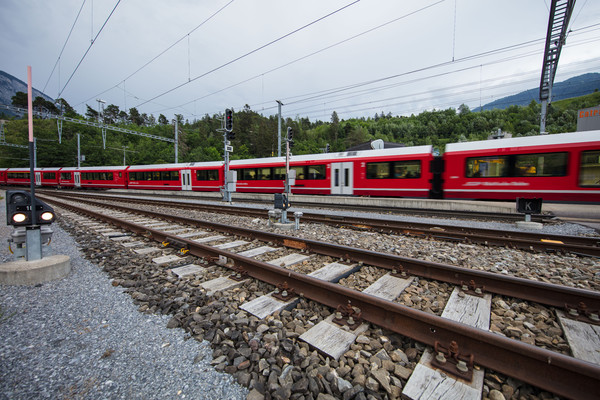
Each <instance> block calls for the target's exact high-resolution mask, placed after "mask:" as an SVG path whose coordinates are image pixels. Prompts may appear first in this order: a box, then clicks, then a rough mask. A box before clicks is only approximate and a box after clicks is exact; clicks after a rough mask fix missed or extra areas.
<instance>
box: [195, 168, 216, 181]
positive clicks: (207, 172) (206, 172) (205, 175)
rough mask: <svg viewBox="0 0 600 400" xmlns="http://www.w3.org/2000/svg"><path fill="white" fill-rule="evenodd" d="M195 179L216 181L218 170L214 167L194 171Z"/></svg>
mask: <svg viewBox="0 0 600 400" xmlns="http://www.w3.org/2000/svg"><path fill="white" fill-rule="evenodd" d="M196 180H198V181H218V180H219V171H218V170H216V169H203V170H197V171H196Z"/></svg>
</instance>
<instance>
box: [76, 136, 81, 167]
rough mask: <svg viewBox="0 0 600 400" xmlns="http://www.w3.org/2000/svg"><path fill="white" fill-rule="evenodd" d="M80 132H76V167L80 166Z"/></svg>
mask: <svg viewBox="0 0 600 400" xmlns="http://www.w3.org/2000/svg"><path fill="white" fill-rule="evenodd" d="M80 136H81V135H80V134H79V132H78V133H77V169H79V168H81V141H80Z"/></svg>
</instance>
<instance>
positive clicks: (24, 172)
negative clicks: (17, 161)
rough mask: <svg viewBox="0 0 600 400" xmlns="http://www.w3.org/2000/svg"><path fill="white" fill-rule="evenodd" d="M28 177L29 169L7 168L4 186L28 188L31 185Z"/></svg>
mask: <svg viewBox="0 0 600 400" xmlns="http://www.w3.org/2000/svg"><path fill="white" fill-rule="evenodd" d="M29 175H30V169H29V168H8V169H7V170H6V184H7V185H8V186H29V185H31V179H30V178H29Z"/></svg>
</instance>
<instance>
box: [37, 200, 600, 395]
mask: <svg viewBox="0 0 600 400" xmlns="http://www.w3.org/2000/svg"><path fill="white" fill-rule="evenodd" d="M45 200H47V201H50V202H54V203H55V204H58V205H60V207H65V208H67V209H69V208H70V209H73V210H74V209H75V208H76V207H75V206H74V205H73V204H69V203H64V202H57V201H56V200H52V199H49V198H45ZM94 206H99V205H98V204H95V205H94ZM105 206H106V207H111V208H113V209H117V210H118V212H119V213H125V212H127V213H128V214H127V215H129V216H128V217H125V218H127V219H128V221H129V222H127V221H124V220H123V218H124V215H117V216H109V215H106V214H104V213H102V214H97V213H95V212H94V211H92V210H90V207H89V206H87V207H83V208H82V207H79V208H77V212H78V213H86V214H88V215H89V216H90V217H93V218H97V219H102V220H104V221H106V222H109V223H111V224H114V225H116V226H119V227H121V228H123V229H128V230H130V231H133V232H135V233H137V234H139V235H143V236H146V237H150V238H152V239H154V240H156V241H159V242H161V243H168V244H169V245H171V246H175V247H177V248H178V249H179V251H180V252H185V253H188V254H192V255H195V256H198V257H202V258H204V259H208V260H213V261H215V262H218V261H219V260H221V261H222V262H221V264H223V265H225V263H224V262H223V261H225V260H228V262H229V264H227V266H228V267H230V268H233V269H234V271H235V274H239V275H240V277H242V278H243V277H249V278H255V279H260V280H261V281H263V282H267V283H269V284H271V285H273V286H275V287H279V288H280V291H281V292H283V291H286V292H288V293H290V292H294V293H295V294H296V296H294V297H292V298H291V299H297V297H298V296H299V297H300V298H305V299H310V300H313V301H316V302H319V303H321V304H324V305H326V306H328V307H331V308H332V309H337V310H339V312H345V313H346V314H349V315H350V316H353V315H352V314H353V313H358V312H357V311H356V309H355V308H359V309H360V315H361V317H362V318H363V319H364V320H365V321H369V322H372V323H373V324H375V325H377V326H380V327H383V328H386V329H389V330H390V331H393V332H397V333H399V334H402V335H405V336H407V337H410V338H413V339H415V340H417V341H419V342H421V343H424V344H427V345H429V346H432V347H436V348H437V349H438V350H440V352H441V353H444V351H445V350H444V349H454V348H455V347H453V346H454V345H453V343H455V344H458V347H456V349H458V348H460V353H458V350H457V352H456V354H461V355H464V354H471V355H474V358H473V360H474V364H475V365H477V366H479V367H477V368H479V369H477V368H473V366H472V365H470V366H468V369H470V370H471V372H474V373H475V374H479V372H477V371H479V370H480V368H481V367H485V368H490V369H492V370H494V371H498V372H501V373H504V374H507V375H509V376H515V377H517V378H518V379H521V380H523V381H526V382H528V383H531V384H532V385H534V386H537V387H540V388H543V389H544V390H549V391H551V392H554V393H557V394H559V395H561V396H564V397H573V398H586V397H590V394H593V393H595V390H596V389H597V388H598V387H599V386H598V385H599V384H600V381H599V380H600V369H599V367H598V366H597V365H593V364H590V363H588V362H582V361H579V360H577V359H575V358H572V357H568V356H565V355H563V354H559V353H555V352H552V351H549V350H545V349H541V348H537V347H535V346H530V345H526V344H524V343H521V342H518V341H516V340H512V339H507V338H505V337H502V336H500V335H497V334H493V333H489V332H487V331H485V330H484V329H486V328H483V329H482V328H481V327H479V328H476V327H469V326H467V325H466V324H465V322H464V321H462V322H461V323H459V322H453V321H451V320H449V319H448V318H440V317H436V316H432V315H430V314H427V313H423V312H419V311H417V310H413V309H411V308H408V307H405V306H402V305H400V304H398V303H395V302H393V301H391V300H390V299H386V298H380V297H378V295H377V293H375V294H374V295H369V294H365V293H361V292H358V291H354V290H350V289H348V288H345V287H343V286H340V285H338V284H335V283H332V282H328V281H324V280H321V279H318V278H315V277H311V276H307V275H306V274H303V273H298V272H294V271H293V269H291V268H289V266H288V267H287V268H282V267H281V266H280V265H273V263H272V262H271V263H269V262H264V261H260V260H257V259H256V258H252V257H249V256H245V255H243V254H242V253H237V252H232V251H229V250H226V249H225V247H226V246H220V247H221V248H219V247H216V246H208V245H206V244H202V243H200V242H199V241H197V240H193V239H191V238H192V237H193V236H187V235H186V234H181V235H177V234H176V233H175V232H173V231H174V229H169V230H170V231H171V232H166V230H167V229H165V230H161V229H158V227H159V226H160V222H155V224H154V225H153V224H151V223H146V224H145V225H141V224H140V223H136V222H135V221H138V222H139V221H140V219H134V217H132V213H138V214H139V213H141V212H140V210H134V209H131V208H128V207H122V206H121V207H117V206H114V205H105ZM113 213H114V211H113ZM144 214H145V215H146V216H145V217H144V218H148V217H151V218H153V219H154V220H168V221H170V222H167V223H166V224H167V225H170V228H173V226H172V225H173V223H175V222H176V223H177V224H182V225H184V224H185V225H186V226H188V227H193V228H192V229H198V228H199V229H211V230H213V231H219V232H226V233H228V234H231V235H235V236H237V237H242V238H248V237H251V238H253V239H255V240H256V239H258V240H261V241H264V242H266V243H269V244H274V245H277V246H286V247H288V248H291V249H295V250H300V251H301V252H302V253H305V254H306V253H311V254H312V253H316V254H319V256H329V257H335V258H336V259H343V260H346V264H348V265H352V264H355V263H357V264H358V265H359V266H362V265H367V264H368V265H373V266H376V267H378V268H383V269H385V270H389V271H392V272H395V275H397V276H395V277H393V278H394V279H399V280H402V281H406V280H410V279H411V277H412V276H420V277H424V278H428V279H435V280H439V281H444V282H448V283H451V284H454V285H458V286H459V287H461V288H462V290H458V291H456V293H457V296H458V298H459V299H458V300H455V301H459V302H460V298H467V299H471V297H478V296H472V295H470V294H469V290H470V289H473V290H474V291H477V290H478V288H479V289H481V288H482V286H484V292H486V293H496V294H501V295H506V296H513V297H517V298H520V299H524V300H529V301H534V302H537V303H540V304H545V305H548V306H552V307H560V308H563V307H564V305H565V304H579V303H585V305H586V307H587V308H588V309H598V308H600V307H599V306H600V294H599V293H598V292H593V291H587V290H580V289H574V288H567V287H562V286H557V285H551V284H545V283H542V282H536V281H527V280H524V279H519V278H513V277H508V276H502V275H498V274H490V273H486V272H483V271H473V270H468V269H464V268H458V267H453V266H448V265H442V264H436V263H431V262H426V261H420V260H414V259H410V258H406V257H398V256H394V255H389V254H381V253H376V252H372V251H368V250H361V249H354V248H350V247H347V246H339V245H331V244H326V243H320V242H316V241H313V240H305V239H299V238H290V237H286V236H284V235H278V234H273V233H268V232H260V231H259V232H257V231H253V230H249V229H244V228H239V227H229V226H224V225H221V224H211V223H208V222H205V221H198V220H194V219H191V218H184V217H173V216H168V215H165V214H159V213H150V212H147V211H146V212H144ZM132 221H134V222H132ZM164 224H165V223H163V225H164ZM152 226H155V228H153V227H152ZM163 229H164V228H163ZM186 236H187V237H186ZM229 242H230V243H232V242H231V241H229ZM234 242H235V240H234ZM237 242H238V243H239V242H240V241H239V240H237ZM285 263H286V261H283V259H282V261H277V262H275V264H285ZM313 272H315V271H313ZM346 272H348V271H346ZM386 276H391V275H389V274H386ZM227 279H229V278H227ZM337 279H339V276H338V277H337ZM388 279H389V278H388ZM463 286H466V287H463ZM379 292H381V290H380V291H379ZM460 293H462V297H461V295H460ZM486 296H488V297H489V295H485V294H484V297H483V298H485V297H486ZM285 297H287V296H284V300H283V302H284V303H286V302H287V300H290V299H286V298H285ZM455 297H456V296H455ZM478 298H480V297H478ZM293 301H296V300H290V304H292V303H293ZM477 301H478V300H477ZM348 304H351V305H352V306H353V307H355V308H351V309H349V308H348V307H347V305H348ZM242 308H243V307H242ZM484 309H485V307H484ZM569 312H572V309H571V310H567V313H569ZM346 316H348V315H346ZM354 316H355V317H356V315H354ZM488 317H489V312H488ZM342 319H343V315H342ZM448 354H453V353H448ZM438 355H439V354H438ZM427 362H429V361H426V362H424V363H427ZM515 365H519V366H520V367H519V368H515ZM421 369H422V368H421ZM421 369H420V370H421ZM411 379H412V378H411ZM444 379H445V378H444ZM460 380H461V379H459V381H460ZM409 382H410V380H409ZM407 385H408V383H407ZM408 387H412V386H408ZM405 390H411V389H406V387H405ZM410 396H413V394H411V395H410ZM479 396H480V395H479ZM590 398H591V397H590Z"/></svg>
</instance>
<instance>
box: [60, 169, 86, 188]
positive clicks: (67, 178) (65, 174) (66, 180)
mask: <svg viewBox="0 0 600 400" xmlns="http://www.w3.org/2000/svg"><path fill="white" fill-rule="evenodd" d="M79 172H80V169H79V168H75V167H65V168H61V169H60V171H59V174H58V187H59V188H67V189H72V188H74V187H80V186H81V179H80V178H81V177H80V175H79ZM75 173H77V186H76V185H75Z"/></svg>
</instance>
